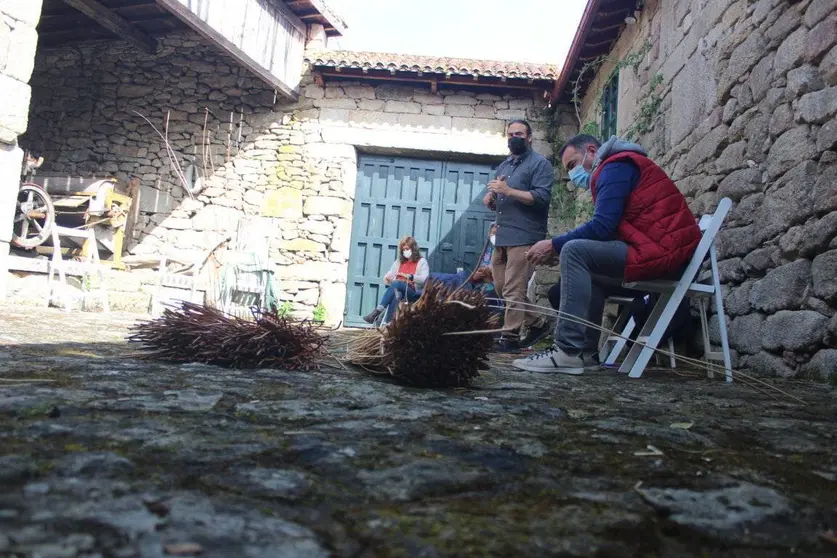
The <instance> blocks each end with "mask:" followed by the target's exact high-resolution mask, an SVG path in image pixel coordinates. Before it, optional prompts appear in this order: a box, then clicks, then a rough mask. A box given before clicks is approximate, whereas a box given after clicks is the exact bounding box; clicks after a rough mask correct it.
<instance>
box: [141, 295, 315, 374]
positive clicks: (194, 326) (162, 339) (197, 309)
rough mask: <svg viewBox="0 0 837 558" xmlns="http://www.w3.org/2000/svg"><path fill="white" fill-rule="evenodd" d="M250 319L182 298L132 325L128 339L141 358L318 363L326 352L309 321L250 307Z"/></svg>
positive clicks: (244, 364)
mask: <svg viewBox="0 0 837 558" xmlns="http://www.w3.org/2000/svg"><path fill="white" fill-rule="evenodd" d="M254 317H255V320H253V321H249V320H244V319H241V318H236V317H231V316H228V315H226V314H224V313H223V312H221V311H220V310H216V309H215V308H210V307H208V306H203V305H199V304H193V303H191V302H182V303H181V306H180V308H167V309H166V310H165V311H164V312H163V315H162V316H160V317H159V318H157V319H154V320H151V321H147V322H142V323H139V324H137V325H135V326H134V327H133V328H131V335H130V336H129V337H128V340H129V341H130V342H132V343H137V344H139V345H140V351H141V353H140V355H138V356H139V357H140V358H145V359H148V360H163V361H168V362H200V363H204V364H214V365H217V366H224V367H227V368H283V369H286V370H298V369H302V370H308V369H311V368H317V367H318V362H317V361H318V359H320V358H322V357H323V356H325V354H326V337H325V336H324V335H322V334H321V333H319V332H318V330H317V329H318V328H317V327H316V326H314V325H313V324H311V323H309V322H297V321H294V320H291V319H289V318H286V317H285V316H281V315H279V314H278V313H277V312H276V309H274V310H272V311H269V312H267V311H266V312H254Z"/></svg>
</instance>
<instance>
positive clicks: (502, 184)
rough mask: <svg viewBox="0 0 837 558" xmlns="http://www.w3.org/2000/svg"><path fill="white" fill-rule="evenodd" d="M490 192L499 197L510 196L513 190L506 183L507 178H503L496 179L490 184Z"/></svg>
mask: <svg viewBox="0 0 837 558" xmlns="http://www.w3.org/2000/svg"><path fill="white" fill-rule="evenodd" d="M488 191H489V192H493V193H494V194H497V195H503V196H508V195H509V192H511V191H512V188H511V186H509V185H508V183H507V182H506V177H505V176H501V177H500V178H495V179H494V180H492V181H491V182H489V183H488Z"/></svg>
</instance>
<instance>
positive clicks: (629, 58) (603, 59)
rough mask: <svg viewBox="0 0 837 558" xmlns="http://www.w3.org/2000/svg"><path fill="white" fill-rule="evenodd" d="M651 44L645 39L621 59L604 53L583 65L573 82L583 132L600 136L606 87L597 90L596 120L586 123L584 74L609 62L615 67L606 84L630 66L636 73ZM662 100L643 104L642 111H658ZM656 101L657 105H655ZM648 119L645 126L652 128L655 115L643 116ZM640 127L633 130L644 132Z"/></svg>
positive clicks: (577, 114) (576, 108)
mask: <svg viewBox="0 0 837 558" xmlns="http://www.w3.org/2000/svg"><path fill="white" fill-rule="evenodd" d="M651 46H652V44H651V41H645V42H644V43H643V44H642V46H640V47H639V48H638V49H637V50H636V51H633V52H629V53H628V54H626V55H625V56H624V57H623V58H621V59H620V60H615V61H614V60H613V58H612V57H611V56H609V55H603V56H599V57H598V58H595V59H593V60H590V61H589V62H586V63H584V64H583V65H582V67H581V70H580V71H579V73H578V76H576V78H575V80H574V81H573V83H572V103H573V107H574V108H575V114H576V118H577V119H578V125H579V127H580V128H581V132H582V133H585V134H590V135H591V136H595V137H599V135H600V134H601V130H600V127H599V124H598V120H599V118H600V115H601V113H602V110H603V108H604V87H601V88H599V90H598V91H597V92H596V105H595V107H596V108H595V111H594V114H595V117H594V120H591V121H588V122H586V123H585V122H583V120H582V117H581V105H582V102H583V100H584V99H583V97H582V95H581V85H582V80H583V79H584V76H586V75H587V74H588V72H592V73H593V74H595V73H596V72H598V71H599V70H600V69H601V67H602V66H603V65H605V64H606V63H608V62H613V68H611V70H610V72H609V73H608V74H607V77H606V78H605V79H604V81H603V83H604V84H605V85H607V84H608V83H610V81H611V80H613V79H615V78H616V77H617V76H618V75H619V72H620V71H621V70H622V69H626V68H630V69H631V70H632V71H633V72H634V73H636V72H637V71H638V70H639V67H640V65H641V64H642V62H643V60H645V57H646V56H647V55H648V53H649V52H650V51H651ZM657 76H659V78H660V80H661V81H662V75H661V74H657ZM657 76H655V79H656V78H657ZM653 82H654V80H652V84H653V85H651V87H650V90H651V91H652V92H653V91H655V90H656V88H657V86H658V85H659V83H656V84H654V83H653ZM661 102H662V98H661V97H660V99H659V101H656V100H654V102H652V103H649V104H648V105H647V106H645V105H643V106H641V107H640V112H641V113H642V112H643V108H644V109H645V112H652V113H656V111H657V110H658V109H659V104H660V103H661ZM654 103H656V106H654ZM646 120H648V121H649V122H648V124H645V125H644V127H646V128H648V129H650V122H651V121H653V117H651V118H650V119H649V118H643V122H645V121H646ZM640 127H642V126H638V127H637V128H636V129H634V130H632V132H634V133H636V132H639V133H643V132H642V131H641V130H640V129H639V128H640ZM646 131H647V130H646ZM602 139H604V138H602Z"/></svg>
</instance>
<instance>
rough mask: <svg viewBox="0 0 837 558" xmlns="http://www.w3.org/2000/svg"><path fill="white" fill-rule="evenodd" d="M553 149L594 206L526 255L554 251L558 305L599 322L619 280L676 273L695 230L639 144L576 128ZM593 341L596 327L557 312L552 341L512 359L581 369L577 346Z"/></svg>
mask: <svg viewBox="0 0 837 558" xmlns="http://www.w3.org/2000/svg"><path fill="white" fill-rule="evenodd" d="M560 156H561V162H562V163H563V165H564V167H565V168H566V169H567V171H568V172H569V177H570V180H572V182H573V184H574V185H575V186H577V187H578V188H584V189H588V188H589V189H590V193H591V194H592V196H593V202H594V203H595V213H594V215H593V218H592V219H591V220H590V221H588V222H587V223H585V224H583V225H581V226H579V227H576V228H575V229H573V230H571V231H569V232H567V233H565V234H562V235H561V236H557V237H555V238H552V239H551V240H544V241H541V242H538V243H537V244H535V245H534V246H532V248H530V249H529V251H528V253H527V256H526V257H527V258H528V259H529V261H531V262H532V263H534V264H544V263H548V262H550V261H552V260H553V259H554V257H555V256H556V255H558V256H559V257H560V270H561V303H560V309H561V311H562V312H565V313H567V314H570V315H573V316H577V317H579V318H582V319H585V320H588V321H590V322H594V323H597V324H600V323H601V321H602V313H603V311H604V301H605V298H607V297H608V296H610V295H611V294H614V293H615V292H618V291H620V290H622V289H621V284H622V283H623V282H632V281H640V280H645V279H660V278H664V277H673V276H677V275H679V273H681V272H682V270H683V268H684V267H685V266H686V265H688V262H689V259H690V258H691V257H692V254H693V253H694V251H695V248H697V245H698V243H699V242H700V237H701V233H700V229H699V228H698V225H697V222H696V220H695V218H694V216H693V215H692V212H691V211H690V210H689V207H688V205H687V204H686V199H685V198H684V197H683V194H681V193H680V191H679V190H678V189H677V186H675V184H674V182H673V181H672V180H671V179H670V178H669V177H668V175H667V174H666V173H665V171H663V170H662V169H661V168H660V167H659V166H657V165H656V164H655V163H654V162H653V161H651V159H649V158H648V157H647V154H646V152H645V150H643V149H642V147H640V146H639V145H637V144H634V143H629V142H626V141H623V140H620V139H618V138H617V137H616V136H613V137H611V138H610V140H608V141H607V142H606V143H605V144H604V145H602V144H601V143H600V142H599V141H598V140H597V139H596V138H594V137H592V136H589V135H584V134H582V135H578V136H575V137H573V138H570V139H569V140H568V141H567V143H566V144H565V145H564V147H563V148H562V149H561V152H560ZM634 294H636V293H634ZM585 330H586V331H585ZM598 340H599V332H598V331H597V330H595V329H593V328H586V327H585V326H583V325H580V324H577V323H573V322H571V321H569V320H563V319H560V318H559V320H558V325H557V326H556V328H555V344H554V345H553V347H552V348H551V349H549V350H547V351H543V352H540V353H536V354H534V355H532V356H530V357H527V358H522V359H518V360H515V361H514V363H513V365H514V366H515V367H516V368H520V369H522V370H528V371H530V372H546V373H550V372H558V373H564V374H581V373H582V372H583V371H584V367H585V365H584V356H585V353H586V352H588V351H596V350H597V348H598Z"/></svg>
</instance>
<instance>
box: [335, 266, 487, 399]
mask: <svg viewBox="0 0 837 558" xmlns="http://www.w3.org/2000/svg"><path fill="white" fill-rule="evenodd" d="M461 303H464V304H461ZM497 324H498V317H497V315H496V314H494V313H493V312H492V311H491V309H490V308H489V306H488V302H487V300H486V298H485V296H484V295H483V294H482V293H479V292H473V291H456V292H451V290H450V289H448V288H446V287H445V286H444V284H443V283H440V282H434V281H432V280H431V281H429V282H428V284H427V286H426V287H425V288H424V292H423V293H422V296H421V298H419V300H418V301H416V302H415V303H413V304H411V305H406V304H402V305H401V307H400V308H399V310H398V313H397V314H396V316H395V318H394V319H393V320H392V322H390V324H389V325H388V326H387V327H386V328H384V329H382V330H374V331H371V332H369V333H367V334H366V335H364V336H363V337H362V338H361V339H359V340H357V341H355V342H354V343H352V344H351V345H350V346H349V350H348V361H349V362H351V363H352V364H356V365H358V366H360V367H362V368H364V369H365V370H368V371H370V372H373V373H376V374H383V375H389V376H391V377H392V378H394V379H395V380H396V381H398V382H399V383H402V384H406V385H409V386H413V387H428V388H447V387H466V386H468V385H470V383H471V382H472V381H473V380H474V379H475V378H476V377H477V376H479V371H480V370H487V369H488V354H489V353H490V351H491V348H492V344H493V338H492V335H491V333H473V334H472V335H468V336H465V337H462V336H452V335H446V334H448V333H451V332H481V331H486V330H493V329H495V328H496V327H497Z"/></svg>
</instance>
